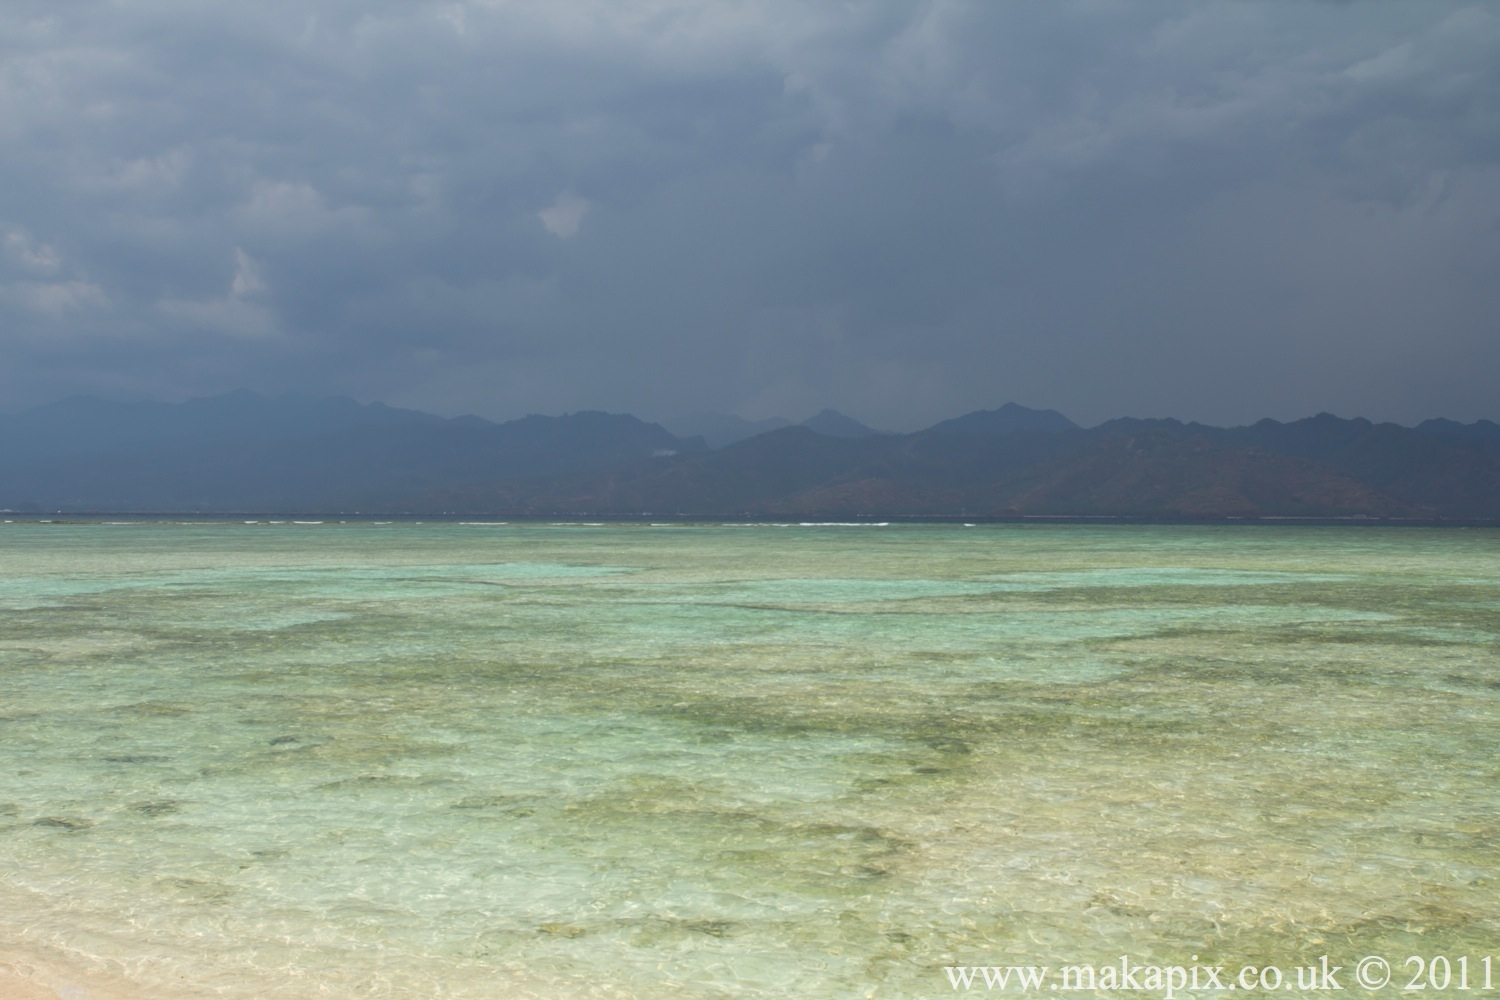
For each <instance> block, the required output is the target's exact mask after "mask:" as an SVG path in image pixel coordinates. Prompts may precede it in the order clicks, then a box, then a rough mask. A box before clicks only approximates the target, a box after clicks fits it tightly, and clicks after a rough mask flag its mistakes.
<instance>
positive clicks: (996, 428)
mask: <svg viewBox="0 0 1500 1000" xmlns="http://www.w3.org/2000/svg"><path fill="white" fill-rule="evenodd" d="M1077 427H1078V425H1077V424H1075V423H1073V421H1071V420H1069V419H1068V418H1067V417H1065V416H1063V415H1062V414H1061V413H1058V412H1057V411H1056V410H1032V409H1028V408H1026V407H1024V406H1019V405H1017V404H1015V403H1006V404H1005V405H1004V406H1002V407H1000V408H999V409H998V410H975V411H974V412H973V413H965V414H964V415H963V416H961V417H954V418H953V419H952V420H944V421H943V422H942V423H940V424H933V425H932V426H931V427H929V428H928V430H930V431H932V432H933V433H935V434H1011V433H1014V432H1015V431H1069V430H1074V429H1076V428H1077Z"/></svg>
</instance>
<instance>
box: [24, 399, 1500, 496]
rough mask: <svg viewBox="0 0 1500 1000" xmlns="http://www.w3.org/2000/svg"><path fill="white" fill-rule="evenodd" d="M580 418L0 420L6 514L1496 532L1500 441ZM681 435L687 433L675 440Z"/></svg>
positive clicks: (1418, 430) (352, 407)
mask: <svg viewBox="0 0 1500 1000" xmlns="http://www.w3.org/2000/svg"><path fill="white" fill-rule="evenodd" d="M667 423H668V425H669V426H668V427H664V426H662V425H659V424H655V423H648V422H646V421H643V420H640V419H637V418H636V417H633V416H630V415H628V414H607V413H600V412H580V413H573V414H568V415H565V416H557V417H549V416H536V415H533V416H528V417H524V418H521V419H519V420H512V421H508V422H505V423H495V422H492V421H488V420H484V419H481V418H479V417H472V416H467V417H457V418H452V419H446V418H443V417H438V416H434V415H432V414H428V413H422V412H419V411H415V410H404V409H398V408H395V407H390V406H385V405H383V404H380V403H370V404H360V403H357V402H355V401H353V400H350V399H342V398H332V399H319V398H311V397H299V396H283V397H279V398H274V399H269V398H266V397H262V396H259V395H256V394H254V393H251V392H247V391H240V392H235V393H229V394H227V395H222V396H216V397H208V398H203V399H194V400H189V401H187V402H184V403H178V404H168V403H117V402H107V401H103V400H99V399H94V398H87V397H80V398H75V399H71V400H65V401H63V402H59V403H54V404H50V405H48V406H44V407H38V408H36V409H33V410H28V411H25V412H23V413H19V414H13V415H8V416H0V508H5V509H8V510H12V511H73V512H84V511H91V510H98V511H115V512H132V511H134V512H143V511H153V512H194V511H196V512H226V513H227V512H245V513H270V512H280V513H296V512H320V513H337V512H343V513H356V512H359V513H396V512H410V513H421V514H439V513H453V514H470V515H479V514H482V515H504V516H523V515H540V516H547V515H569V516H571V515H588V516H610V515H620V516H635V515H649V516H657V517H668V516H698V517H760V516H776V517H782V516H786V517H791V516H803V517H818V518H823V517H834V518H844V517H881V516H888V517H901V516H909V517H976V518H980V517H1027V516H1118V517H1146V518H1210V519H1212V518H1254V517H1363V518H1404V519H1421V520H1442V519H1462V520H1480V521H1486V520H1500V425H1496V424H1495V423H1493V422H1491V421H1487V420H1481V421H1478V422H1475V423H1471V424H1460V423H1457V422H1455V421H1450V420H1444V419H1434V420H1428V421H1425V422H1423V423H1421V424H1419V425H1417V426H1416V427H1403V426H1399V425H1396V424H1391V423H1380V424H1376V423H1371V422H1370V421H1368V420H1363V419H1343V418H1340V417H1335V416H1333V415H1331V414H1326V413H1325V414H1319V415H1318V416H1315V417H1309V418H1307V419H1304V420H1297V421H1292V422H1289V423H1281V422H1278V421H1274V420H1262V421H1260V422H1259V423H1256V424H1252V425H1249V426H1245V427H1233V428H1219V427H1210V426H1206V425H1202V424H1196V423H1187V424H1185V423H1181V422H1179V421H1176V420H1141V419H1132V418H1122V419H1118V420H1111V421H1108V422H1106V423H1103V424H1100V425H1098V426H1096V427H1091V428H1082V427H1079V426H1078V425H1076V424H1074V423H1073V422H1072V421H1071V420H1069V419H1068V418H1067V417H1065V416H1063V415H1062V414H1060V413H1058V412H1056V411H1055V410H1035V409H1029V408H1027V407H1023V406H1019V405H1017V404H1014V403H1007V404H1005V405H1004V406H1001V407H999V408H998V409H994V410H981V411H976V412H973V413H968V414H964V415H962V416H959V417H955V418H953V419H951V420H945V421H942V422H941V423H938V424H935V425H933V426H932V427H929V428H927V429H926V430H922V431H918V432H916V433H911V434H894V433H885V432H881V431H878V430H875V429H872V428H870V427H867V426H865V425H864V424H862V423H860V422H858V421H856V420H854V419H853V418H850V417H848V416H845V415H844V414H841V413H838V412H837V411H834V410H824V411H822V412H821V413H819V414H816V415H815V416H813V417H810V418H808V419H807V420H805V421H803V422H802V423H800V424H792V423H791V422H790V421H787V420H780V419H773V420H769V421H760V422H752V421H747V420H744V419H742V418H739V417H732V416H727V415H722V414H697V415H695V416H692V417H684V418H682V419H680V420H675V421H668V422H667ZM669 428H670V429H669Z"/></svg>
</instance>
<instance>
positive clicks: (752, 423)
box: [662, 413, 792, 448]
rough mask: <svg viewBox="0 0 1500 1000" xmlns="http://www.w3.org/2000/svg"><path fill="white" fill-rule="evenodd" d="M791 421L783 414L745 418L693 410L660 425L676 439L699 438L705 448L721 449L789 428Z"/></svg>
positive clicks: (730, 414)
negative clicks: (759, 418) (781, 415)
mask: <svg viewBox="0 0 1500 1000" xmlns="http://www.w3.org/2000/svg"><path fill="white" fill-rule="evenodd" d="M791 423H792V422H791V421H790V420H787V419H786V418H784V417H769V418H767V419H765V420H746V419H745V418H744V417H737V416H735V415H734V414H732V413H693V414H689V415H688V416H685V417H677V418H676V419H674V420H666V421H663V422H662V426H663V427H665V428H666V429H667V430H669V431H671V432H672V433H673V434H676V435H677V436H678V437H680V438H694V437H701V438H702V439H703V440H704V443H706V444H707V445H708V447H710V448H722V447H724V446H725V445H726V444H734V442H736V441H743V440H745V439H746V438H750V437H754V436H755V435H757V434H764V433H766V432H767V431H774V430H779V429H780V428H782V427H790V426H791Z"/></svg>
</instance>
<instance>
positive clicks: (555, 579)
mask: <svg viewBox="0 0 1500 1000" xmlns="http://www.w3.org/2000/svg"><path fill="white" fill-rule="evenodd" d="M0 697H3V700H0V943H3V944H0V948H3V949H4V951H3V953H0V957H6V956H8V961H9V962H10V963H11V964H12V965H13V966H15V967H17V968H20V969H22V970H23V971H27V970H36V973H35V974H36V975H37V977H38V978H37V982H42V981H45V983H46V985H47V988H48V989H50V990H53V991H55V992H56V994H57V995H59V996H72V997H83V996H86V995H88V996H93V995H96V994H91V993H88V992H87V990H86V989H85V987H84V986H69V985H68V983H67V982H66V980H67V979H68V977H69V976H76V977H78V981H79V982H80V983H85V984H88V983H99V982H107V983H108V984H109V989H110V990H113V991H114V992H110V993H108V995H110V996H116V995H118V996H127V995H131V996H140V997H148V996H149V997H164V998H166V997H177V996H201V995H214V996H224V997H231V998H252V997H253V998H260V997H265V998H303V997H313V996H318V997H333V998H342V997H392V998H397V997H399V998H408V997H410V998H418V997H421V998H444V997H453V998H470V997H474V998H478V997H485V998H488V997H511V996H537V997H573V996H594V995H597V996H610V997H630V996H636V997H712V998H718V997H752V996H753V997H759V996H768V997H824V996H827V997H851V996H875V997H914V996H940V995H950V994H952V993H953V992H954V991H953V988H952V986H951V985H950V983H949V981H948V978H947V976H946V975H945V974H944V972H943V971H942V970H943V967H945V966H953V965H1007V964H1013V963H1014V964H1028V965H1030V964H1035V965H1051V966H1056V965H1059V964H1063V963H1073V962H1091V963H1096V964H1103V963H1105V962H1108V961H1111V960H1115V959H1117V958H1118V956H1119V955H1121V954H1124V953H1128V954H1129V955H1130V956H1131V957H1132V960H1137V961H1140V962H1142V963H1145V962H1160V963H1172V964H1184V965H1186V964H1190V962H1189V960H1190V957H1191V956H1200V958H1201V961H1202V962H1203V963H1210V962H1212V963H1216V964H1217V963H1223V964H1226V965H1230V966H1232V967H1233V968H1238V967H1239V966H1240V965H1241V964H1244V963H1253V964H1257V965H1259V964H1267V963H1277V964H1280V965H1282V966H1287V967H1290V966H1292V965H1294V964H1308V963H1309V962H1310V961H1312V960H1315V959H1316V958H1317V956H1320V955H1323V954H1329V955H1331V956H1332V958H1333V960H1334V961H1335V962H1340V963H1342V964H1345V965H1348V964H1352V961H1353V959H1354V958H1356V957H1358V956H1361V955H1366V954H1385V955H1387V956H1389V957H1390V958H1391V959H1392V960H1393V964H1396V965H1398V966H1399V962H1400V960H1401V959H1404V958H1405V957H1406V956H1407V955H1410V954H1421V955H1448V956H1453V957H1455V958H1456V957H1457V956H1460V955H1468V956H1471V962H1476V961H1477V960H1478V958H1479V956H1482V955H1495V956H1497V962H1496V964H1500V752H1497V751H1500V532H1496V531H1487V530H1429V529H1402V530H1392V529H1369V528H1362V529H1352V528H1309V527H1299V528H1261V527H1239V528H1234V527H1222V528H1216V527H1205V528H1200V527H1143V526H1108V527H1099V526H1074V525H1068V526H1050V525H1049V526H1030V525H1027V526H981V527H976V528H964V527H959V526H952V527H941V526H900V525H893V526H887V527H880V528H871V527H862V528H849V527H831V526H830V527H819V526H769V525H768V526H722V527H719V526H697V525H695V526H670V527H648V526H644V525H629V526H626V525H597V526H584V525H519V524H518V525H473V524H469V525H464V524H425V525H424V524H401V523H397V524H384V525H382V524H371V523H363V524H337V523H328V524H320V525H307V524H302V525H298V524H291V523H282V524H268V523H264V522H262V523H258V524H241V523H219V524H196V525H195V524H114V525H108V524H70V525H64V524H37V523H11V524H4V525H0ZM1398 973H1399V969H1398ZM89 976H108V977H109V978H108V979H107V980H104V979H89V978H88V977H89ZM1345 985H1346V987H1352V986H1353V984H1352V983H1348V982H1347V973H1346V982H1345ZM90 988H94V987H90ZM69 990H71V991H72V992H71V993H70V992H69ZM1394 990H1395V987H1394V986H1393V987H1392V991H1394ZM105 992H108V991H105ZM45 995H52V994H51V993H48V994H45ZM97 995H99V996H103V995H105V994H104V993H102V992H101V993H97Z"/></svg>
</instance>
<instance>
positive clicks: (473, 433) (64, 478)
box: [0, 393, 703, 511]
mask: <svg viewBox="0 0 1500 1000" xmlns="http://www.w3.org/2000/svg"><path fill="white" fill-rule="evenodd" d="M694 448H696V449H699V450H701V449H702V448H703V444H702V442H701V441H683V440H681V439H679V438H677V437H675V436H673V435H672V434H669V433H668V432H667V431H666V430H664V429H662V428H661V427H658V426H657V425H655V424H647V423H644V422H642V421H640V420H637V419H636V418H635V417H632V416H628V415H615V414H606V413H590V412H585V413H575V414H571V415H568V416H563V417H542V416H530V417H525V418H523V419H521V420H513V421H510V422H508V423H503V424H494V423H491V422H489V421H486V420H480V419H478V418H474V417H468V418H462V417H461V418H458V419H454V420H445V419H443V418H441V417H435V416H432V415H431V414H425V413H418V412H416V411H411V410H396V409H392V408H390V407H385V406H381V405H380V404H371V405H369V406H361V405H360V404H358V403H355V402H354V401H352V400H338V399H334V400H306V399H301V398H297V397H283V398H282V399H276V400H269V399H264V398H262V397H259V396H255V395H254V394H251V393H234V394H231V395H230V396H221V397H215V398H212V399H202V400H191V401H189V402H187V403H182V404H177V405H169V404H119V403H102V402H101V401H99V400H91V399H79V400H68V401H66V402H64V403H59V404H55V405H53V406H50V407H44V408H41V409H39V410H32V411H29V412H27V413H23V414H18V415H16V416H12V417H6V418H3V419H0V507H6V508H9V509H13V510H23V509H42V510H54V509H65V510H89V509H101V510H120V511H128V510H172V511H216V510H244V511H274V510H283V511H295V510H325V511H326V510H360V509H366V508H372V509H373V508H382V509H384V508H389V507H391V506H392V505H399V503H400V502H401V501H402V500H403V499H405V498H408V497H412V496H415V495H420V494H423V493H427V492H430V491H432V490H437V489H444V488H451V487H453V486H456V485H460V484H463V483H470V482H475V481H484V480H507V481H509V480H524V479H527V478H535V477H541V476H555V475H560V474H566V473H571V472H577V471H581V470H589V469H599V468H604V467H607V466H610V465H614V464H619V463H623V462H630V461H634V460H640V459H646V458H650V457H652V456H655V455H668V454H674V453H676V452H679V451H683V450H691V449H694Z"/></svg>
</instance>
